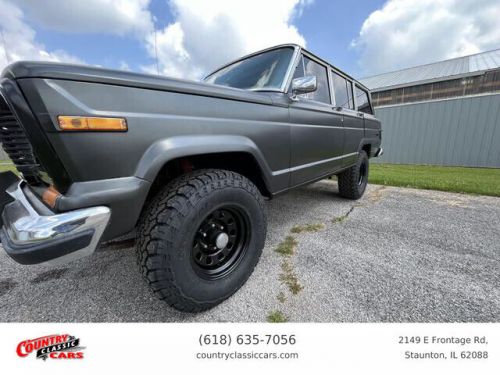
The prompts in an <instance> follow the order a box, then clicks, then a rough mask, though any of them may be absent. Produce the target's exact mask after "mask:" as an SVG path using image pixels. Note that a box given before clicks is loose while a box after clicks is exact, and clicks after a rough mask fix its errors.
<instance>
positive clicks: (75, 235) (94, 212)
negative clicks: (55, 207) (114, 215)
mask: <svg viewBox="0 0 500 375" xmlns="http://www.w3.org/2000/svg"><path fill="white" fill-rule="evenodd" d="M24 184H25V182H24V181H20V182H17V183H15V184H14V185H12V186H10V187H9V188H8V189H7V193H8V194H9V195H10V196H11V197H12V198H13V199H14V201H13V202H11V203H9V204H7V205H6V206H5V207H4V210H3V213H2V219H3V224H4V226H3V228H2V230H1V231H0V238H1V240H2V246H3V248H4V249H5V251H6V252H7V253H8V254H9V256H10V257H12V258H13V259H14V260H15V261H17V262H19V263H21V264H37V263H45V262H48V263H51V264H54V263H57V264H58V263H63V262H68V261H71V260H75V259H79V258H82V257H85V256H88V255H90V254H92V253H93V252H94V250H95V249H96V247H97V246H98V245H99V241H100V239H101V236H102V234H103V232H104V229H105V228H106V225H107V224H108V221H109V218H110V214H111V211H110V209H109V208H108V207H104V206H98V207H90V208H84V209H79V210H74V211H68V212H64V213H60V214H55V213H51V214H47V213H39V211H37V210H36V209H35V208H34V207H33V205H32V204H31V203H30V200H29V199H28V197H27V196H26V194H25V192H24V191H23V189H27V187H24ZM30 197H31V195H30ZM31 199H33V197H31Z"/></svg>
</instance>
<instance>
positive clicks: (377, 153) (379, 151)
mask: <svg viewBox="0 0 500 375" xmlns="http://www.w3.org/2000/svg"><path fill="white" fill-rule="evenodd" d="M383 154H384V149H383V148H382V147H380V148H379V149H378V150H377V152H376V153H375V157H376V158H378V157H379V156H382V155H383Z"/></svg>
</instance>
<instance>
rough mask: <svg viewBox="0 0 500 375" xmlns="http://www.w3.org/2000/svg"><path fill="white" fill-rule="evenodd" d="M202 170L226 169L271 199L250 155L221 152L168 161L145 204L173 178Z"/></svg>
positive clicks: (257, 165)
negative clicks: (248, 181) (245, 179)
mask: <svg viewBox="0 0 500 375" xmlns="http://www.w3.org/2000/svg"><path fill="white" fill-rule="evenodd" d="M204 168H214V169H226V170H229V171H233V172H236V173H239V174H241V175H243V176H245V177H246V178H248V179H249V180H250V181H252V182H253V183H254V184H255V186H257V188H258V189H259V191H260V193H261V194H262V195H263V196H265V197H268V198H269V197H271V193H270V191H269V189H268V188H267V186H266V184H265V182H264V177H263V176H262V171H261V169H260V167H259V164H258V163H257V161H256V160H255V158H254V157H253V156H252V155H251V154H248V153H245V152H223V153H215V154H201V155H191V156H185V157H180V158H177V159H173V160H170V161H168V162H167V163H166V164H165V165H164V166H163V167H162V168H161V170H160V171H159V172H158V174H157V176H156V178H155V180H154V182H153V184H152V185H151V189H150V191H149V194H148V197H147V199H146V202H147V201H149V200H150V199H151V198H152V197H154V196H155V195H156V193H157V192H158V191H159V190H160V189H161V188H162V187H163V186H165V185H166V184H167V183H169V182H170V181H171V180H173V179H174V178H176V177H179V176H181V175H183V174H185V173H189V172H191V171H193V170H197V169H204Z"/></svg>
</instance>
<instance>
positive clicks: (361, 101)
mask: <svg viewBox="0 0 500 375" xmlns="http://www.w3.org/2000/svg"><path fill="white" fill-rule="evenodd" d="M354 90H355V92H356V104H357V105H358V111H360V112H364V113H369V114H371V115H373V110H372V106H371V105H370V101H369V100H368V93H367V92H366V91H365V90H363V89H362V88H360V87H358V86H356V87H355V89H354Z"/></svg>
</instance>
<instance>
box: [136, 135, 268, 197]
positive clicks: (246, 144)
mask: <svg viewBox="0 0 500 375" xmlns="http://www.w3.org/2000/svg"><path fill="white" fill-rule="evenodd" d="M225 152H243V153H247V154H249V155H251V156H253V158H254V159H255V161H256V162H257V164H258V166H259V169H260V171H261V173H262V177H263V179H264V183H265V184H266V187H267V188H268V189H270V188H271V178H272V171H271V169H270V168H269V165H268V164H267V162H266V159H265V158H264V155H262V152H261V151H260V150H259V148H258V147H257V145H256V144H255V143H254V142H253V141H252V140H251V139H249V138H247V137H244V136H237V135H183V136H174V137H170V138H164V139H160V140H158V141H156V142H155V143H153V144H152V145H151V146H149V147H148V149H147V150H146V152H145V153H144V154H143V155H142V157H141V160H139V163H138V164H137V168H136V170H135V176H136V177H138V178H141V179H143V180H146V181H149V182H153V181H154V180H155V178H156V176H157V175H158V173H159V172H160V170H161V169H162V168H163V166H164V165H165V164H166V163H168V162H169V161H171V160H174V159H177V158H180V157H186V156H195V155H203V154H216V153H217V154H220V153H225Z"/></svg>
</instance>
